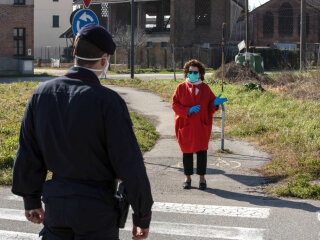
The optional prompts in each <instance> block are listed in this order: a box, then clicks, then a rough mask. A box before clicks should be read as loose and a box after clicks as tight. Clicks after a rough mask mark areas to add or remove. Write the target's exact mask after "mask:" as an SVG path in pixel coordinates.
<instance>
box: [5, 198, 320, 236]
mask: <svg viewBox="0 0 320 240" xmlns="http://www.w3.org/2000/svg"><path fill="white" fill-rule="evenodd" d="M2 198H3V199H6V200H8V201H21V198H20V197H16V196H5V197H2ZM152 210H153V212H154V214H153V215H154V217H153V221H152V222H151V226H150V229H152V230H151V233H155V234H160V235H161V236H162V235H163V236H164V237H165V238H168V236H180V237H191V238H195V239H196V238H204V239H238V240H263V239H264V236H265V235H266V231H267V229H264V228H252V227H251V228H248V227H233V226H217V225H206V224H194V223H181V222H175V221H174V220H173V219H171V220H170V221H167V220H166V221H160V219H157V215H156V213H157V212H159V213H168V214H185V215H205V216H208V217H210V216H221V217H236V218H251V219H252V218H253V219H267V218H268V217H269V216H270V209H269V208H252V207H235V206H215V205H197V204H183V203H165V202H155V203H154V205H153V209H152ZM319 214H320V213H319ZM0 220H10V221H17V222H26V221H27V220H26V218H25V216H24V210H18V209H12V208H0ZM131 226H132V221H131V220H130V219H129V220H128V222H127V224H126V228H125V229H124V230H123V231H125V232H127V233H128V232H131V230H132V229H131ZM0 239H1V240H2V239H3V240H14V239H21V240H34V239H40V238H39V237H38V234H36V233H23V232H19V231H18V232H14V231H5V230H0ZM169 239H170V237H169Z"/></svg>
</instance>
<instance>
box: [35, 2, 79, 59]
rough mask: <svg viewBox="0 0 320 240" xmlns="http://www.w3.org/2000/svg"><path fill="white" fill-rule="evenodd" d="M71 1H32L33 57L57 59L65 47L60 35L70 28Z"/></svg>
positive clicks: (64, 40)
mask: <svg viewBox="0 0 320 240" xmlns="http://www.w3.org/2000/svg"><path fill="white" fill-rule="evenodd" d="M72 2H73V1H72V0H34V57H35V58H36V59H39V58H41V59H43V60H49V59H51V58H55V59H57V58H59V57H60V56H61V55H62V54H63V49H64V48H66V47H67V43H66V39H63V38H59V37H60V35H61V34H62V33H63V32H65V31H66V30H67V29H68V28H69V27H70V15H71V13H72V11H73V7H72Z"/></svg>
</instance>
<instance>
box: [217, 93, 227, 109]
mask: <svg viewBox="0 0 320 240" xmlns="http://www.w3.org/2000/svg"><path fill="white" fill-rule="evenodd" d="M220 97H221V94H220V95H219V96H218V97H217V98H216V99H215V100H214V103H213V104H214V106H216V107H217V106H219V105H220V104H222V103H224V102H227V101H228V99H227V98H220Z"/></svg>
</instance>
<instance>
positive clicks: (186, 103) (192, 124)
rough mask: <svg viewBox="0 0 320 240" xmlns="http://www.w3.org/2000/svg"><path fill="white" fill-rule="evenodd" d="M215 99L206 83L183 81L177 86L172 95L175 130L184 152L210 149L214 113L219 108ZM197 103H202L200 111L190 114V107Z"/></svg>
mask: <svg viewBox="0 0 320 240" xmlns="http://www.w3.org/2000/svg"><path fill="white" fill-rule="evenodd" d="M190 88H191V89H192V93H191V91H190ZM196 89H198V90H196ZM196 92H197V93H198V94H197V95H196V94H195V93H196ZM215 99H216V96H215V95H214V94H213V92H212V91H211V89H210V88H209V86H208V85H207V84H205V83H201V84H199V85H192V84H190V83H188V82H183V83H181V84H180V85H179V86H178V87H177V89H176V91H175V93H174V95H173V97H172V109H173V111H174V112H175V132H176V136H177V140H178V142H179V145H180V149H181V151H182V152H183V153H194V152H198V151H205V150H208V144H209V140H210V135H211V129H212V118H213V113H214V112H215V111H216V110H217V109H216V108H215V106H214V104H213V102H214V100H215ZM196 105H200V111H199V112H198V113H192V114H191V115H190V116H188V112H189V109H190V108H191V107H193V106H196Z"/></svg>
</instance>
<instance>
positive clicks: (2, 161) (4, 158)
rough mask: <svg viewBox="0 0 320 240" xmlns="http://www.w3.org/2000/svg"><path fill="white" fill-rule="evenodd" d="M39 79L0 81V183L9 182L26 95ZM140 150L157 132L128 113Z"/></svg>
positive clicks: (152, 139)
mask: <svg viewBox="0 0 320 240" xmlns="http://www.w3.org/2000/svg"><path fill="white" fill-rule="evenodd" d="M38 84H39V83H38V82H20V83H11V84H0V106H1V108H0V184H2V185H3V184H5V185H9V184H11V183H12V166H13V162H14V158H15V155H16V151H17V148H18V140H19V130H20V124H21V120H22V117H23V114H24V110H25V107H26V104H27V101H28V99H29V97H30V96H31V94H32V92H33V90H34V89H35V87H36V86H37V85H38ZM130 115H131V118H132V122H133V125H134V130H135V133H136V136H137V139H138V142H139V145H140V147H141V150H142V151H143V152H145V151H148V150H150V149H151V148H152V146H153V145H154V144H155V141H156V140H157V138H158V133H157V132H156V130H155V128H154V127H153V126H152V125H151V124H150V123H149V122H148V121H147V120H145V119H144V118H143V117H141V116H139V115H138V114H136V113H130Z"/></svg>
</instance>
